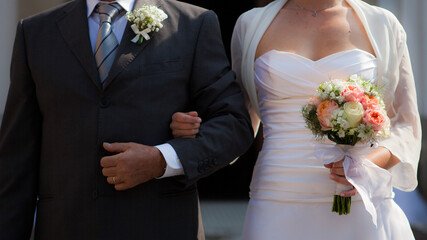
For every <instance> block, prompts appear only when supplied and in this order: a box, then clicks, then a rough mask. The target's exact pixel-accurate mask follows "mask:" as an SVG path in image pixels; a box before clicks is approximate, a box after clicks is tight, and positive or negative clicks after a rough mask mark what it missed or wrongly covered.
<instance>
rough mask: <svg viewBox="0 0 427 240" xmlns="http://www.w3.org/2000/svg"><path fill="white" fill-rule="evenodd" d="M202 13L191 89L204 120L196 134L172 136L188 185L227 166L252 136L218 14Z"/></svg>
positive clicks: (245, 148) (245, 147)
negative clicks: (181, 136)
mask: <svg viewBox="0 0 427 240" xmlns="http://www.w3.org/2000/svg"><path fill="white" fill-rule="evenodd" d="M201 18H202V20H201V21H202V23H201V25H200V30H199V35H198V40H197V44H196V46H195V49H196V50H195V56H194V61H193V68H192V69H193V70H192V74H191V86H190V91H191V101H192V102H193V104H194V106H195V107H196V110H197V111H198V113H199V115H200V116H201V118H202V119H203V123H202V124H201V126H200V132H199V134H198V136H197V138H195V139H173V140H171V141H169V143H170V144H171V145H172V147H173V148H174V149H175V150H176V152H177V154H178V156H179V159H180V161H181V163H182V165H183V168H184V172H185V176H186V179H187V185H189V184H192V183H194V182H195V181H197V180H198V179H199V178H201V177H204V176H207V175H209V174H211V173H213V172H214V171H216V170H218V169H219V168H221V167H224V166H226V165H227V164H229V163H230V162H231V161H232V160H233V159H235V158H236V157H238V156H240V155H242V154H243V153H244V152H245V151H246V150H247V149H248V148H249V146H250V144H251V143H252V141H253V131H252V127H251V122H250V118H249V115H248V112H247V110H246V108H245V103H244V96H243V93H242V91H241V89H240V87H239V85H238V84H237V82H236V81H235V74H234V72H233V71H232V70H231V69H230V66H229V62H228V59H227V56H226V54H225V50H224V46H223V43H222V40H221V33H220V30H219V24H218V20H217V17H216V15H215V14H214V13H213V12H212V11H207V12H205V13H204V14H202V16H201Z"/></svg>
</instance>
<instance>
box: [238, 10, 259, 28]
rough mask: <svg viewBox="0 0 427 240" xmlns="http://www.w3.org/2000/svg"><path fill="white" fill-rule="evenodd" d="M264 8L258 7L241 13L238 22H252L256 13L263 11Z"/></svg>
mask: <svg viewBox="0 0 427 240" xmlns="http://www.w3.org/2000/svg"><path fill="white" fill-rule="evenodd" d="M262 9H263V8H262V7H257V8H252V9H251V10H248V11H246V12H244V13H242V15H240V17H239V18H238V19H237V22H239V23H240V24H244V23H248V22H250V21H251V20H253V19H254V17H255V16H256V15H258V14H259V13H261V11H262Z"/></svg>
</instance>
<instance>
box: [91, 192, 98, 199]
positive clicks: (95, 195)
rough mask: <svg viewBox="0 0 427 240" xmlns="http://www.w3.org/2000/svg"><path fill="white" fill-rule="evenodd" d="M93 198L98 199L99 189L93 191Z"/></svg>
mask: <svg viewBox="0 0 427 240" xmlns="http://www.w3.org/2000/svg"><path fill="white" fill-rule="evenodd" d="M92 199H93V200H95V199H98V190H94V191H93V192H92Z"/></svg>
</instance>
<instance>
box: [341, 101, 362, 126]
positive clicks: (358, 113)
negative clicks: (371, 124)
mask: <svg viewBox="0 0 427 240" xmlns="http://www.w3.org/2000/svg"><path fill="white" fill-rule="evenodd" d="M364 112H365V110H364V109H363V106H362V104H361V103H359V102H347V103H344V114H345V116H346V117H347V121H348V124H349V127H351V128H354V127H357V126H358V125H359V123H360V120H361V119H362V117H363V113H364Z"/></svg>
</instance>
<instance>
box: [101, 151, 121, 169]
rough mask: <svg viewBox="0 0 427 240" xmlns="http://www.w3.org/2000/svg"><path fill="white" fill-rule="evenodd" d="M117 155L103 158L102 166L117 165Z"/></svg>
mask: <svg viewBox="0 0 427 240" xmlns="http://www.w3.org/2000/svg"><path fill="white" fill-rule="evenodd" d="M118 155H119V154H118ZM117 160H118V157H117V155H114V156H108V157H103V158H101V167H103V168H110V167H115V166H117Z"/></svg>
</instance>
